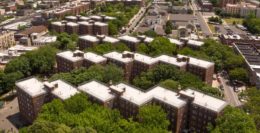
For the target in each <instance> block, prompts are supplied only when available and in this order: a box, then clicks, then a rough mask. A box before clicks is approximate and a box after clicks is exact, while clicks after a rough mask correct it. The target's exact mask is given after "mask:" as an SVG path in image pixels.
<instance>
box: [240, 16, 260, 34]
mask: <svg viewBox="0 0 260 133" xmlns="http://www.w3.org/2000/svg"><path fill="white" fill-rule="evenodd" d="M243 24H244V25H245V26H246V27H247V29H248V30H249V31H250V32H251V33H253V34H260V19H259V18H256V17H255V16H249V17H248V18H246V19H245V20H244V22H243Z"/></svg>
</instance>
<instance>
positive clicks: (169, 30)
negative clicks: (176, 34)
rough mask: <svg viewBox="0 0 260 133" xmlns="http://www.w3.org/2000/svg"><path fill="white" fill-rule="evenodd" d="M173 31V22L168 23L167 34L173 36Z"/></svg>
mask: <svg viewBox="0 0 260 133" xmlns="http://www.w3.org/2000/svg"><path fill="white" fill-rule="evenodd" d="M172 30H173V25H172V22H171V21H167V22H166V28H165V33H166V34H171V33H172Z"/></svg>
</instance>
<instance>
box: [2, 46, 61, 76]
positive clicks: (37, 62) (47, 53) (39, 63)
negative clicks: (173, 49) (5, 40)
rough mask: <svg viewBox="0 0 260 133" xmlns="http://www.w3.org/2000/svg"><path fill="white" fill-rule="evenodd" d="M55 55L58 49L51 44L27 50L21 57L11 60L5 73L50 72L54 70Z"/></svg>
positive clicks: (29, 73)
mask: <svg viewBox="0 0 260 133" xmlns="http://www.w3.org/2000/svg"><path fill="white" fill-rule="evenodd" d="M55 55H56V49H55V48H53V47H50V46H44V47H41V48H39V49H38V50H34V51H30V52H27V53H26V54H24V55H22V56H21V57H17V58H15V59H13V60H11V61H10V62H9V63H8V64H7V65H6V68H5V73H13V72H20V73H22V74H23V76H30V75H33V74H49V73H51V72H52V71H53V67H54V64H55Z"/></svg>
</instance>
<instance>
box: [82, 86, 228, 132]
mask: <svg viewBox="0 0 260 133" xmlns="http://www.w3.org/2000/svg"><path fill="white" fill-rule="evenodd" d="M78 89H79V90H80V91H81V92H83V93H85V94H87V95H88V97H89V100H90V101H92V102H94V103H98V104H100V105H102V106H105V107H109V108H112V109H118V110H119V111H120V113H121V114H122V115H123V116H124V117H125V118H129V117H134V119H135V118H136V117H135V116H136V115H137V114H138V112H139V109H140V107H142V106H145V105H148V104H155V105H159V106H161V107H162V108H163V109H164V110H165V111H166V113H167V114H168V115H167V117H168V119H169V121H170V127H169V128H170V129H171V131H172V132H175V133H180V132H183V131H190V132H207V125H208V124H209V123H212V124H213V125H215V119H216V118H217V117H218V116H219V115H220V114H221V112H222V110H223V109H224V108H225V107H226V105H227V103H226V102H225V101H222V100H220V99H217V98H214V97H211V96H208V95H205V94H203V93H200V92H198V91H195V90H191V89H187V90H181V91H180V92H179V93H176V92H173V91H170V90H167V89H165V88H162V87H160V86H156V87H154V88H151V89H149V90H148V91H146V92H144V91H142V90H140V89H138V88H136V87H133V86H131V85H127V84H125V83H119V84H117V85H109V86H108V85H105V84H102V83H99V82H97V81H90V82H88V83H84V84H82V85H79V87H78Z"/></svg>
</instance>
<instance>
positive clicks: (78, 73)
mask: <svg viewBox="0 0 260 133" xmlns="http://www.w3.org/2000/svg"><path fill="white" fill-rule="evenodd" d="M123 75H124V73H123V70H122V69H121V68H119V67H117V66H115V65H114V64H109V65H106V66H100V65H96V66H91V67H90V68H89V69H86V68H81V69H77V70H74V71H72V72H69V73H58V74H55V75H53V76H52V77H51V79H50V80H57V79H63V80H65V81H67V82H69V83H71V84H73V85H79V84H81V83H83V82H85V81H89V80H92V79H96V80H98V81H102V82H105V83H108V82H109V81H110V80H112V81H113V82H119V81H122V80H123Z"/></svg>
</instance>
